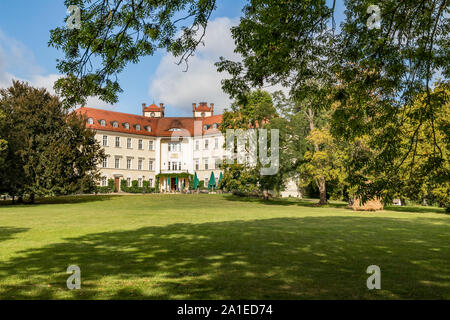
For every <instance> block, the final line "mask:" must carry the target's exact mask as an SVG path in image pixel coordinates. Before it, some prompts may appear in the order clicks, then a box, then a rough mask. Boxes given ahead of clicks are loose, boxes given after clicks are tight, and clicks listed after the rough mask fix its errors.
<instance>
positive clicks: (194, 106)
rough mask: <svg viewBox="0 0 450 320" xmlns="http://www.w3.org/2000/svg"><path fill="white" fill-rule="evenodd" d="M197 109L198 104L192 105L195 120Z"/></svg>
mask: <svg viewBox="0 0 450 320" xmlns="http://www.w3.org/2000/svg"><path fill="white" fill-rule="evenodd" d="M196 108H197V104H196V103H193V104H192V113H193V116H194V118H195V109H196Z"/></svg>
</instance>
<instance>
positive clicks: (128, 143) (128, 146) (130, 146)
mask: <svg viewBox="0 0 450 320" xmlns="http://www.w3.org/2000/svg"><path fill="white" fill-rule="evenodd" d="M127 148H128V149H131V148H132V144H131V138H128V139H127Z"/></svg>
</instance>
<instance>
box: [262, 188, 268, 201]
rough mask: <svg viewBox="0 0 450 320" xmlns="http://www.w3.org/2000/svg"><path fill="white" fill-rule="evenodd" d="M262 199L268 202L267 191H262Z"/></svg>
mask: <svg viewBox="0 0 450 320" xmlns="http://www.w3.org/2000/svg"><path fill="white" fill-rule="evenodd" d="M263 197H264V200H269V191H268V190H263Z"/></svg>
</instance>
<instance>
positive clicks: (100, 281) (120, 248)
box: [0, 217, 450, 299]
mask: <svg viewBox="0 0 450 320" xmlns="http://www.w3.org/2000/svg"><path fill="white" fill-rule="evenodd" d="M449 223H450V222H449V220H448V219H425V218H424V219H420V220H418V219H413V220H404V219H391V218H381V217H365V218H360V217H306V218H275V219H265V220H253V221H228V222H217V223H203V224H185V223H183V224H173V225H169V226H163V227H145V228H140V229H136V230H128V231H117V232H105V233H93V234H88V235H85V236H81V237H77V238H68V239H66V241H65V242H62V243H56V244H52V245H48V246H45V247H42V248H37V249H32V250H26V251H23V252H20V253H19V255H18V256H17V257H14V258H11V259H10V260H9V261H4V262H0V299H57V298H72V299H386V298H407V299H428V298H430V299H431V298H433V299H449V298H450V265H449V263H448V261H449V258H450V227H449ZM69 265H78V266H79V267H80V268H81V277H82V288H81V290H73V291H69V290H68V289H67V288H66V280H67V277H68V275H67V274H66V273H65V272H66V268H67V267H68V266H69ZM370 265H378V266H380V268H381V270H382V290H368V289H367V287H366V280H367V278H368V276H369V275H368V274H366V268H367V267H368V266H370Z"/></svg>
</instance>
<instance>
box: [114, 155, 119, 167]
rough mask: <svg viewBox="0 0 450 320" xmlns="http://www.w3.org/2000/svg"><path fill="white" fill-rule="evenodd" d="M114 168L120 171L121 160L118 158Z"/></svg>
mask: <svg viewBox="0 0 450 320" xmlns="http://www.w3.org/2000/svg"><path fill="white" fill-rule="evenodd" d="M114 168H116V169H120V158H116V159H115V161H114Z"/></svg>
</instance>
